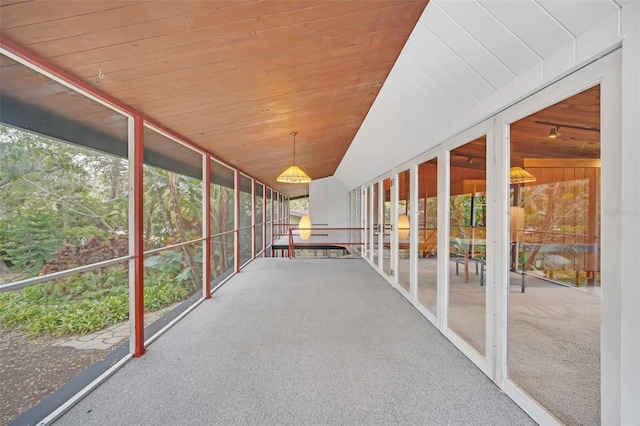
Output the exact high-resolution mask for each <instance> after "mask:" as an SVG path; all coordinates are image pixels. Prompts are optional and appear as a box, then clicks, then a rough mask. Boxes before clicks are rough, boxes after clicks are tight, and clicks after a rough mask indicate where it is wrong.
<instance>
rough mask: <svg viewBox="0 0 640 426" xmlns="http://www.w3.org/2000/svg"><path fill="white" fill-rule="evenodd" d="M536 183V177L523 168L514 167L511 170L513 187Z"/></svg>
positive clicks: (510, 177)
mask: <svg viewBox="0 0 640 426" xmlns="http://www.w3.org/2000/svg"><path fill="white" fill-rule="evenodd" d="M535 181H536V177H535V176H534V175H532V174H531V173H529V172H528V171H526V170H525V169H523V168H522V167H512V168H511V170H509V182H511V185H515V184H520V183H531V182H535Z"/></svg>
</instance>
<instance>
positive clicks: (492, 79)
mask: <svg viewBox="0 0 640 426" xmlns="http://www.w3.org/2000/svg"><path fill="white" fill-rule="evenodd" d="M420 22H421V23H422V24H423V25H425V26H426V27H427V28H429V30H431V32H432V33H433V34H435V36H436V37H438V38H439V39H440V40H441V41H442V42H443V43H444V44H445V45H446V46H447V47H449V48H450V49H451V50H452V51H454V52H455V53H456V54H457V55H458V56H459V57H460V58H461V59H462V60H464V61H465V62H466V63H467V64H469V66H470V67H471V68H473V69H474V70H475V71H477V72H478V74H480V75H481V76H482V77H483V78H484V79H485V80H487V81H488V82H489V83H490V84H491V85H492V86H493V88H494V89H498V88H500V87H502V86H503V85H505V84H507V83H508V82H509V81H510V80H511V79H513V77H515V75H514V74H513V73H512V72H511V71H510V70H509V69H508V68H507V67H506V66H505V65H504V64H503V63H502V62H500V61H499V60H498V59H497V58H496V57H495V56H493V54H492V53H491V52H489V51H488V50H487V49H486V48H485V47H484V46H483V45H482V44H480V42H478V40H476V39H475V38H473V37H472V36H471V35H470V34H469V33H468V32H467V31H465V29H464V28H462V27H461V26H460V24H458V23H457V22H456V21H454V20H453V19H451V17H450V16H449V15H447V14H446V13H445V12H444V11H443V10H442V9H441V8H440V7H438V4H437V3H434V4H432V5H431V8H430V9H429V13H428V14H426V15H424V16H423V17H422V18H421V19H420Z"/></svg>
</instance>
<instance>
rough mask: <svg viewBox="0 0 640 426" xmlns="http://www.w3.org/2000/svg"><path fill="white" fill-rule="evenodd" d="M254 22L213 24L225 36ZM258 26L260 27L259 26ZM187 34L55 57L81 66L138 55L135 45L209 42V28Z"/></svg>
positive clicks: (152, 47) (152, 48) (159, 47)
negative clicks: (76, 58) (181, 40)
mask: <svg viewBox="0 0 640 426" xmlns="http://www.w3.org/2000/svg"><path fill="white" fill-rule="evenodd" d="M300 3H303V2H300ZM255 22H262V21H256V19H255V18H254V17H251V18H248V19H246V20H243V21H233V22H229V23H226V24H224V25H215V28H216V29H217V30H218V31H217V32H218V33H220V32H224V31H222V30H223V28H222V27H227V26H228V27H229V29H230V30H233V31H234V32H233V33H226V32H225V33H224V35H225V36H226V37H230V36H237V35H243V34H246V33H247V32H254V31H253V30H252V31H247V30H246V29H239V28H242V27H243V25H244V24H252V23H253V24H255ZM263 25H267V24H266V23H265V24H263ZM259 28H261V26H260V27H259ZM199 35H201V36H202V37H196V38H195V40H196V41H193V38H194V36H199ZM181 36H184V34H182V35H181ZM189 36H190V40H186V41H185V42H184V43H179V40H177V41H178V42H176V39H175V38H172V40H171V41H172V42H173V44H168V43H167V40H164V39H163V40H160V41H158V42H157V43H150V40H147V41H146V43H145V44H144V46H133V45H132V44H131V43H121V44H118V45H114V46H106V47H103V48H96V49H91V50H89V51H84V52H82V53H84V57H83V58H82V61H77V62H74V57H73V56H74V55H77V54H78V53H77V52H73V53H70V54H66V55H61V56H60V57H58V56H56V58H59V59H60V60H61V61H63V62H64V63H65V64H68V65H67V66H69V67H74V66H81V65H83V64H84V63H87V62H89V63H98V62H106V61H109V60H112V59H121V58H131V57H137V56H138V55H140V49H137V48H136V47H144V50H145V52H146V53H149V52H157V51H165V50H166V49H167V48H168V47H173V48H176V49H181V48H183V47H185V46H188V45H189V44H194V43H208V42H210V40H211V29H210V28H206V29H205V30H202V31H198V30H194V31H192V33H191V34H189ZM89 53H91V54H92V55H93V57H87V56H86V55H87V54H89Z"/></svg>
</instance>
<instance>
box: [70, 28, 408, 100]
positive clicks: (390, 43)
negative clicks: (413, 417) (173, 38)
mask: <svg viewBox="0 0 640 426" xmlns="http://www.w3.org/2000/svg"><path fill="white" fill-rule="evenodd" d="M397 44H398V43H397V42H396V41H395V40H381V41H379V42H376V43H374V44H372V45H370V46H367V48H368V49H370V50H371V55H370V56H371V57H373V55H374V51H375V54H376V55H378V54H379V53H380V51H381V50H382V55H386V53H385V52H387V51H390V50H391V51H393V53H395V58H397V55H398V49H397ZM362 48H364V47H362ZM298 50H300V52H303V51H304V47H300V48H298V47H296V48H295V51H298ZM279 52H281V53H278V54H277V55H275V56H276V57H275V58H274V57H273V56H272V55H269V52H265V53H263V54H260V55H259V57H264V58H265V59H266V60H267V64H265V66H264V68H265V69H269V70H270V71H272V70H273V68H271V64H272V63H274V64H281V66H282V67H288V66H291V65H290V64H289V63H287V62H285V61H283V60H282V59H286V58H287V57H288V56H293V55H296V53H294V52H290V51H289V50H286V49H279ZM332 53H333V56H332V58H337V57H339V56H346V55H352V56H356V55H357V56H358V57H359V56H361V55H362V53H361V52H355V53H354V52H353V45H352V44H351V43H348V46H347V47H344V48H338V49H332ZM199 56H201V57H203V58H205V59H206V60H211V59H210V58H211V56H210V55H204V54H203V55H199ZM325 58H326V53H325V52H324V50H318V49H316V51H314V53H313V54H311V55H304V56H300V57H299V61H300V62H298V63H300V64H307V63H310V62H312V61H317V62H322V61H323V60H324V59H325ZM395 58H394V61H395ZM191 59H192V60H193V58H191ZM254 61H255V57H246V58H243V60H242V63H246V64H252V62H254ZM175 62H176V63H180V64H182V65H181V67H183V70H181V71H173V70H166V71H165V72H163V71H164V70H165V69H166V68H168V67H167V66H166V65H167V64H166V63H163V64H162V66H161V68H162V69H161V70H160V72H153V71H154V70H155V69H157V67H155V66H154V67H151V66H149V67H143V69H139V68H138V66H137V65H136V67H135V68H132V67H131V65H129V68H128V69H127V70H126V71H125V72H124V73H125V74H133V76H132V78H131V79H130V80H127V79H123V78H122V74H123V73H122V72H120V73H115V74H114V73H110V72H109V71H108V70H107V68H104V70H105V72H106V74H105V78H104V79H103V80H102V81H107V83H103V82H102V81H101V87H103V88H104V89H105V90H109V89H107V88H108V87H109V86H110V84H114V83H108V81H109V80H113V79H117V80H118V81H117V82H116V83H115V84H117V83H121V84H124V82H125V81H132V80H136V81H137V83H136V87H137V88H140V87H144V86H146V85H145V84H144V83H142V84H141V81H140V80H142V81H144V79H145V77H138V76H146V75H150V74H151V75H153V76H154V78H155V79H159V78H161V77H162V76H164V75H166V76H167V77H166V79H167V80H172V81H175V79H176V77H179V76H180V75H181V73H183V72H184V69H189V68H187V67H188V65H187V64H186V63H185V61H184V60H176V61H175ZM189 63H191V62H189ZM293 65H295V63H294V64H293ZM256 66H258V67H259V66H261V65H254V66H253V67H252V68H255V67H256ZM219 67H224V68H223V69H224V70H228V72H231V71H232V74H233V75H234V77H237V76H239V75H242V74H238V69H241V70H246V72H247V73H251V72H252V71H253V70H252V69H250V68H249V67H242V66H240V65H239V64H238V63H236V62H234V61H219V62H210V63H208V64H206V65H202V66H199V67H197V69H198V70H201V71H202V72H203V73H204V72H205V71H208V73H209V74H211V75H212V78H216V77H217V76H218V75H219V73H220V72H222V70H220V69H218V68H219ZM147 68H148V71H149V72H145V70H146V69H147ZM133 70H135V71H133ZM93 71H94V74H95V69H94V70H93ZM76 75H77V73H76ZM205 75H206V74H205ZM105 79H106V80H105ZM165 81H166V80H163V81H160V82H157V83H155V84H157V85H161V84H163V83H164V82H165ZM129 90H130V89H129V87H126V89H125V91H127V92H128V91H129ZM109 92H110V93H113V94H115V93H117V92H115V91H112V90H109Z"/></svg>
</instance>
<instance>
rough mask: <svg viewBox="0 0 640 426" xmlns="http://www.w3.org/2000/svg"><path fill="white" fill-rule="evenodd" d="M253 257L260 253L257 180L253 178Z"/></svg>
mask: <svg viewBox="0 0 640 426" xmlns="http://www.w3.org/2000/svg"><path fill="white" fill-rule="evenodd" d="M251 183H252V184H251V193H252V194H251V247H253V248H252V250H251V258H252V259H255V258H256V254H257V253H258V247H257V239H258V238H257V233H258V214H257V210H258V206H257V205H256V180H255V179H251Z"/></svg>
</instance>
